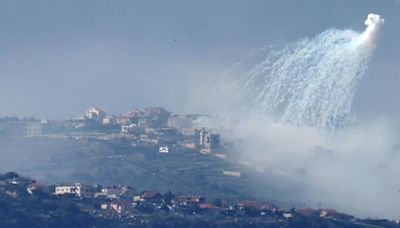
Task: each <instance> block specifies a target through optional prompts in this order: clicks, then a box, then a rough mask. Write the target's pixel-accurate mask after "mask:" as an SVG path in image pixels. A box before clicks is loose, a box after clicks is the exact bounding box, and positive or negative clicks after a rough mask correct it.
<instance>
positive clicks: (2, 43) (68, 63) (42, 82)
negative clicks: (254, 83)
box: [0, 0, 400, 118]
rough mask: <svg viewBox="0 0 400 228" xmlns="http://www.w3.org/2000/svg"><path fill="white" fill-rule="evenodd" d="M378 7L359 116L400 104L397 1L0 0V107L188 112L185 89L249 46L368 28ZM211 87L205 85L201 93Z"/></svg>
mask: <svg viewBox="0 0 400 228" xmlns="http://www.w3.org/2000/svg"><path fill="white" fill-rule="evenodd" d="M370 12H373V13H378V14H380V15H382V16H383V17H384V18H385V20H386V22H385V24H384V26H383V28H382V33H381V37H380V41H379V46H378V49H377V51H376V53H375V56H374V57H373V59H372V61H371V63H370V67H369V69H368V70H367V73H366V75H365V77H364V78H363V80H362V81H361V83H360V86H359V91H358V93H357V96H356V100H355V106H356V111H357V112H358V114H359V115H361V116H375V115H382V114H389V115H395V114H397V113H398V112H399V111H400V89H399V88H400V74H399V72H400V54H399V53H400V44H399V42H400V3H399V1H396V0H376V1H372V0H358V1H356V0H355V1H349V0H340V1H339V0H335V1H333V0H332V1H321V0H307V1H289V0H276V1H261V0H260V1H248V0H243V1H232V0H226V1H187V0H182V1H161V0H160V1H149V0H144V1H122V0H121V1H105V0H104V1H103V0H93V1H83V0H79V1H73V0H70V1H56V0H48V1H18V0H9V1H6V0H1V1H0V31H1V36H0V116H5V115H19V116H36V117H51V118H62V117H75V116H78V115H80V114H81V113H83V112H84V111H85V110H86V109H87V108H88V107H89V106H99V107H102V108H104V109H105V110H106V111H109V112H113V113H123V112H126V111H128V110H130V109H132V108H133V107H143V106H150V105H161V106H164V107H166V108H168V109H171V110H172V111H191V110H190V109H188V108H187V107H189V106H191V107H193V105H189V103H190V102H191V100H190V99H189V98H188V97H187V94H188V93H189V92H190V90H191V89H192V88H193V86H195V85H196V81H197V80H201V78H202V77H203V76H209V75H216V76H217V75H218V74H219V73H220V72H223V71H224V70H225V69H227V68H229V67H230V66H231V65H232V64H234V63H235V62H237V61H238V60H239V59H240V58H241V57H242V56H244V55H246V54H248V53H249V52H250V50H251V49H252V48H257V47H262V46H265V45H274V44H278V43H282V42H283V43H291V42H294V41H296V40H298V39H301V38H304V37H313V36H315V35H317V34H319V33H321V32H323V31H324V30H325V29H328V28H332V27H335V28H352V29H355V30H363V29H364V27H365V26H364V20H365V18H366V16H367V14H368V13H370ZM206 92H207V91H205V93H206Z"/></svg>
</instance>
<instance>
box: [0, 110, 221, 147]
mask: <svg viewBox="0 0 400 228" xmlns="http://www.w3.org/2000/svg"><path fill="white" fill-rule="evenodd" d="M203 117H204V116H202V115H198V114H191V115H188V114H172V113H171V112H169V111H167V110H165V109H164V108H161V107H148V108H144V109H143V110H140V109H133V110H132V111H130V112H128V113H125V114H121V115H113V114H108V113H107V112H105V111H104V110H102V109H100V108H96V107H92V108H89V109H88V110H87V111H86V112H85V113H84V114H83V116H82V117H80V118H76V119H68V120H63V121H55V120H47V119H42V120H37V119H34V118H30V119H18V118H16V117H5V118H0V137H52V136H53V137H54V136H58V137H62V136H71V135H73V136H74V138H77V139H82V138H85V137H86V138H95V139H106V140H112V139H116V138H124V139H128V140H130V141H131V144H132V146H134V147H154V148H155V149H156V150H158V151H159V152H161V153H168V152H170V151H171V150H172V148H174V147H184V148H187V149H193V150H198V151H200V152H202V153H212V152H215V153H221V151H224V147H223V145H222V143H221V140H220V135H219V134H218V133H216V131H215V130H212V129H206V128H201V127H200V126H199V124H197V123H198V122H199V121H198V120H199V119H201V118H203Z"/></svg>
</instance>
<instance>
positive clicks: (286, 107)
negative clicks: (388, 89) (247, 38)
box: [222, 14, 384, 135]
mask: <svg viewBox="0 0 400 228" xmlns="http://www.w3.org/2000/svg"><path fill="white" fill-rule="evenodd" d="M383 22H384V19H383V18H381V17H380V16H379V15H377V14H369V15H368V17H367V20H366V21H365V25H366V26H367V28H366V30H365V31H364V32H362V33H359V32H356V31H353V30H336V29H331V30H327V31H325V32H323V33H321V34H320V35H318V36H317V37H315V38H313V39H304V40H301V41H298V42H296V43H294V44H291V45H288V46H287V47H286V48H284V49H283V50H279V51H273V52H271V53H269V54H268V55H267V57H266V58H265V60H264V61H262V62H261V63H259V64H258V65H256V66H255V67H254V68H253V69H251V70H250V71H248V72H247V73H245V74H244V75H242V77H241V78H240V79H239V80H237V81H235V82H234V83H232V84H230V85H229V87H230V90H231V91H234V92H232V96H231V97H230V101H227V100H224V101H222V102H223V103H224V104H226V103H228V104H229V103H230V110H229V111H230V112H232V111H233V112H241V113H242V114H243V112H245V113H248V112H252V113H253V112H255V113H262V114H263V115H266V116H275V117H277V120H278V122H282V123H290V124H293V125H295V126H312V127H314V128H316V129H318V130H320V131H321V132H323V133H327V134H328V135H332V134H333V133H334V132H335V130H336V129H337V128H340V127H342V126H345V125H346V124H348V123H349V122H350V121H351V119H352V101H353V97H354V94H355V91H356V85H357V82H358V80H359V79H360V78H361V76H362V75H363V73H364V71H365V69H366V68H367V64H368V61H369V59H370V58H371V56H372V53H373V51H374V49H375V46H376V38H377V34H378V31H379V28H380V26H381V25H382V24H383ZM225 86H226V85H225Z"/></svg>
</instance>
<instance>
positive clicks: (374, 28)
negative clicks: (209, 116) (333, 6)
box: [212, 14, 400, 219]
mask: <svg viewBox="0 0 400 228" xmlns="http://www.w3.org/2000/svg"><path fill="white" fill-rule="evenodd" d="M383 23H384V19H383V18H381V17H380V16H379V15H377V14H369V15H368V17H367V20H366V21H365V24H366V25H367V28H366V30H365V31H364V32H362V33H360V32H356V31H352V30H328V31H326V32H324V33H322V34H321V35H319V36H317V37H316V38H314V39H305V40H301V41H299V42H297V43H294V44H292V45H289V46H288V48H286V49H284V50H280V51H275V52H272V53H270V54H269V55H268V56H267V58H266V59H265V60H264V61H263V62H261V63H260V64H258V65H257V66H255V67H254V68H253V69H251V70H250V71H248V73H247V74H244V75H243V76H242V77H239V79H237V78H236V82H235V80H232V78H230V79H228V80H222V81H221V83H220V87H218V88H219V89H220V90H219V92H220V91H221V90H223V91H224V93H218V95H214V96H212V97H213V98H219V99H217V100H218V101H217V102H216V104H217V106H224V107H226V106H228V107H229V108H227V109H225V110H223V112H222V115H221V116H228V118H230V117H234V118H238V119H239V121H236V122H234V123H233V124H231V125H230V126H229V127H228V128H229V129H231V131H230V132H231V134H230V135H225V136H227V137H229V139H230V140H232V141H235V142H238V143H237V146H238V150H239V151H240V153H241V155H242V156H241V157H242V159H243V160H251V161H252V162H253V163H254V164H255V165H263V166H264V167H265V172H266V176H270V174H273V175H277V176H280V177H282V178H284V179H285V181H286V182H288V183H286V184H287V185H290V184H291V183H292V184H293V186H297V187H299V186H300V187H301V189H299V190H298V192H297V193H296V195H293V196H287V195H285V196H282V197H283V198H292V199H293V200H297V201H300V202H301V201H302V202H304V201H307V202H306V203H309V204H310V203H316V202H321V203H322V204H323V206H325V207H333V208H336V209H338V210H340V211H343V212H347V213H350V214H354V215H358V216H362V217H366V216H372V217H375V216H379V217H385V218H393V219H395V218H396V219H399V217H398V214H399V213H400V209H399V207H398V205H399V203H400V197H398V196H399V194H400V193H399V192H398V190H399V188H400V186H399V184H398V183H397V182H396V181H395V180H396V179H397V174H398V173H400V168H398V165H396V164H398V162H400V147H399V146H396V142H397V140H398V135H397V132H396V128H394V127H393V125H392V123H391V122H390V121H387V120H382V119H379V118H377V119H370V120H367V121H358V122H357V121H355V122H353V124H354V125H345V126H346V128H344V129H341V128H338V129H339V130H337V131H336V132H335V134H333V136H332V138H330V140H327V139H326V138H325V137H324V135H321V131H320V130H321V128H323V129H326V128H330V127H332V125H330V124H331V123H329V121H330V120H337V119H340V118H343V117H348V115H350V114H351V113H352V100H353V97H354V94H355V92H356V85H357V81H358V80H359V79H360V78H361V76H362V75H363V73H364V71H365V69H366V68H367V63H368V61H369V59H370V57H371V56H372V53H373V50H374V49H375V46H376V37H377V34H378V32H379V29H380V26H381V25H382V24H383ZM232 81H233V82H232ZM224 94H225V95H224ZM288 94H289V95H288ZM288 97H289V98H288ZM216 110H218V109H216ZM260 110H261V112H260ZM282 110H283V111H282ZM279 112H280V114H279ZM238 113H239V115H238ZM277 113H278V114H277ZM276 115H278V117H277V118H276ZM276 120H278V121H276ZM282 120H283V121H282ZM336 123H337V122H335V123H334V124H336ZM228 125H229V122H228ZM225 127H226V126H225ZM333 127H334V128H336V127H338V126H337V125H335V126H333ZM335 130H336V129H335ZM267 174H268V175H267ZM266 181H267V180H266ZM289 182H290V183H289ZM272 188H273V186H272Z"/></svg>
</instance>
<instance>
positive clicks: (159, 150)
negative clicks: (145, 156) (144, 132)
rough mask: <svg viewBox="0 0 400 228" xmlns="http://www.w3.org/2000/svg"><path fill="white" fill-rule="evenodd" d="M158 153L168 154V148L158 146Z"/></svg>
mask: <svg viewBox="0 0 400 228" xmlns="http://www.w3.org/2000/svg"><path fill="white" fill-rule="evenodd" d="M158 152H160V153H168V152H169V148H168V146H160V147H159V149H158Z"/></svg>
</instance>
